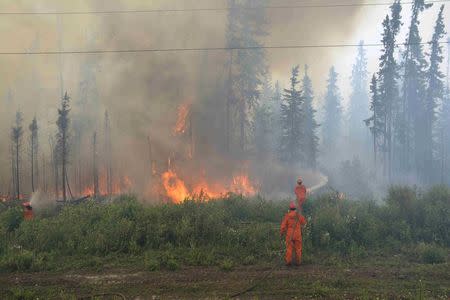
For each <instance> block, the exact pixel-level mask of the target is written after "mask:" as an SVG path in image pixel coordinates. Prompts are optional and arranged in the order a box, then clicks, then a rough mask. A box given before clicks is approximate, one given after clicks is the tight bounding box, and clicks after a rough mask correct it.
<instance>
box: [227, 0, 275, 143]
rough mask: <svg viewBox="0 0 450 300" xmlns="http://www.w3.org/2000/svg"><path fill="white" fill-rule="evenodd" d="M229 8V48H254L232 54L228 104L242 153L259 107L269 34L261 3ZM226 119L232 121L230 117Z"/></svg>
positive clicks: (248, 2) (256, 0)
mask: <svg viewBox="0 0 450 300" xmlns="http://www.w3.org/2000/svg"><path fill="white" fill-rule="evenodd" d="M229 7H230V10H229V12H230V13H229V18H231V20H230V19H229V28H228V33H227V37H228V43H229V47H232V48H233V47H238V48H248V47H252V48H253V49H237V50H235V51H234V52H236V55H235V58H233V55H231V57H230V80H229V81H230V82H229V84H230V85H231V86H230V87H229V89H230V94H231V95H230V96H229V97H228V98H229V100H228V101H230V103H229V104H227V105H229V106H234V109H235V112H236V119H237V120H236V121H237V122H236V123H237V127H238V128H237V131H238V134H237V135H238V140H239V150H240V152H243V151H245V148H246V142H247V137H248V133H247V127H248V124H249V115H250V113H251V112H252V111H253V110H254V109H255V107H256V105H257V102H258V100H259V96H260V91H259V90H260V87H261V85H262V78H263V77H264V74H265V73H266V65H265V51H264V49H263V48H261V46H262V43H261V41H260V39H261V37H263V36H265V35H266V34H267V33H266V31H265V27H266V24H267V20H266V16H265V9H264V6H263V5H262V3H261V1H259V0H241V1H235V0H230V1H229ZM248 7H252V9H248ZM231 111H232V109H231V107H229V108H227V114H229V113H231ZM227 119H231V116H229V117H227ZM228 122H231V121H230V120H229V121H228ZM227 124H228V123H227ZM228 126H229V125H227V128H228ZM227 130H231V129H227Z"/></svg>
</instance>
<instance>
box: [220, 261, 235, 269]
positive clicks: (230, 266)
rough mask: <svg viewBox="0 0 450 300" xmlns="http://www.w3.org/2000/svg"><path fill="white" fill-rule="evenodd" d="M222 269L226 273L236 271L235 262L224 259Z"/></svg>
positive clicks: (221, 264)
mask: <svg viewBox="0 0 450 300" xmlns="http://www.w3.org/2000/svg"><path fill="white" fill-rule="evenodd" d="M220 269H221V270H223V271H225V272H229V271H232V270H233V269H234V262H233V261H232V260H231V259H228V258H227V259H224V260H223V261H222V262H221V263H220Z"/></svg>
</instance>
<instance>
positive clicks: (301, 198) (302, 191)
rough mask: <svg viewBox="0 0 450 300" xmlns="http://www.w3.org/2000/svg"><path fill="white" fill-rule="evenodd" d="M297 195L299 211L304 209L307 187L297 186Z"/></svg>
mask: <svg viewBox="0 0 450 300" xmlns="http://www.w3.org/2000/svg"><path fill="white" fill-rule="evenodd" d="M295 195H296V196H297V202H298V209H299V210H302V209H303V203H305V200H306V187H305V186H304V185H303V184H300V185H297V186H296V187H295Z"/></svg>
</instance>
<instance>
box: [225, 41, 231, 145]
mask: <svg viewBox="0 0 450 300" xmlns="http://www.w3.org/2000/svg"><path fill="white" fill-rule="evenodd" d="M232 71H233V50H230V65H229V67H228V95H227V103H226V132H225V135H226V137H225V139H226V143H225V149H226V151H227V153H229V152H230V140H231V99H232V94H233V83H232Z"/></svg>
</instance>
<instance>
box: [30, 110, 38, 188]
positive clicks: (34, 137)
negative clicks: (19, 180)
mask: <svg viewBox="0 0 450 300" xmlns="http://www.w3.org/2000/svg"><path fill="white" fill-rule="evenodd" d="M28 129H29V130H30V163H31V190H32V192H33V193H34V191H35V187H36V186H35V184H36V174H38V169H37V165H38V147H39V143H38V124H37V120H36V117H34V118H33V121H32V122H31V124H30V126H28Z"/></svg>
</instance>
